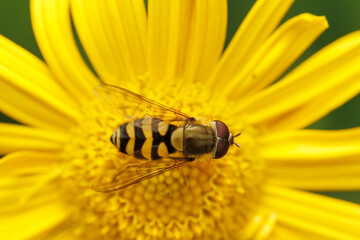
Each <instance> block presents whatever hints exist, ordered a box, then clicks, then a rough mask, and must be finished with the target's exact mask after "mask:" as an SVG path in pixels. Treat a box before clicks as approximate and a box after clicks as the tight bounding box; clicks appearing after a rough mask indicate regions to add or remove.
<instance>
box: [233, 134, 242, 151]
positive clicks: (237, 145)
mask: <svg viewBox="0 0 360 240" xmlns="http://www.w3.org/2000/svg"><path fill="white" fill-rule="evenodd" d="M240 135H241V132H239V133H238V134H236V135H235V136H234V138H236V137H238V136H240ZM234 144H235V146H237V147H238V148H240V145H239V144H237V143H236V142H234Z"/></svg>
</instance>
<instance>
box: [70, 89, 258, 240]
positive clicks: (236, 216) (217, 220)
mask: <svg viewBox="0 0 360 240" xmlns="http://www.w3.org/2000/svg"><path fill="white" fill-rule="evenodd" d="M176 87H177V88H178V91H176V92H177V93H180V92H181V94H182V95H181V97H180V98H179V97H178V96H177V94H176V92H175V91H174V90H172V91H170V90H169V89H170V88H169V87H168V86H163V87H161V88H162V89H160V90H158V92H159V93H160V95H157V97H156V99H157V100H163V103H165V104H167V105H169V106H171V107H175V108H181V111H184V112H187V113H189V112H190V113H196V114H192V115H194V116H195V117H198V116H204V119H205V120H209V119H210V117H211V115H209V114H212V117H218V118H221V116H223V118H222V119H221V120H224V121H225V122H226V118H227V117H230V116H231V111H230V109H229V108H228V105H229V104H228V103H226V104H225V102H224V101H222V102H221V101H220V102H219V101H211V100H210V99H211V97H210V94H209V93H207V92H203V91H201V88H199V86H197V85H196V84H187V85H186V88H181V87H180V86H175V88H176ZM173 89H174V88H173ZM143 91H144V92H146V93H148V95H150V96H149V98H152V99H155V98H154V97H153V96H151V95H153V94H152V92H151V91H150V90H149V91H146V90H143ZM174 94H175V95H176V96H174ZM194 94H195V95H194ZM148 95H146V96H148ZM169 96H174V97H169ZM192 96H197V97H196V98H195V97H192ZM180 99H182V100H181V101H180ZM207 117H208V118H207ZM229 122H234V121H229ZM122 123H123V122H119V119H118V118H117V116H115V115H114V114H112V113H111V112H109V111H107V110H106V109H104V106H102V104H101V103H100V102H99V101H98V100H94V101H93V102H90V103H89V104H88V105H87V106H84V119H83V121H82V122H81V123H80V124H79V125H78V127H77V128H75V129H73V138H72V141H71V142H69V143H68V144H67V146H66V148H65V154H66V156H65V157H66V159H70V161H69V162H68V164H67V165H66V167H64V169H66V170H64V172H63V178H64V186H65V187H66V189H67V191H68V192H69V194H68V196H69V203H71V204H72V205H74V202H76V204H75V205H77V206H80V207H79V209H78V216H79V220H77V221H78V222H79V221H80V222H81V224H80V225H78V226H77V228H76V229H74V233H75V234H78V235H80V236H82V238H84V239H92V238H94V239H96V238H97V237H98V238H101V239H112V238H117V239H132V238H135V236H136V237H139V236H143V237H145V238H146V237H150V238H151V237H152V238H154V237H155V238H156V237H158V238H160V239H163V238H177V239H183V238H189V239H191V238H200V237H203V238H205V237H208V238H209V237H212V236H213V238H216V235H218V236H219V237H220V236H222V235H223V234H230V235H232V234H236V232H237V231H240V230H241V229H242V228H243V227H244V226H245V224H246V222H247V220H248V219H249V218H250V216H251V214H252V212H253V211H254V208H255V207H256V202H257V199H258V195H259V187H258V186H259V185H260V184H261V182H262V163H261V161H260V160H258V158H256V154H255V153H254V151H253V149H254V148H253V145H254V144H255V142H254V139H256V131H255V129H253V128H251V127H250V126H247V131H246V134H243V135H242V136H241V137H239V138H237V139H236V140H237V142H238V143H239V144H240V145H241V148H240V149H238V148H236V147H232V149H231V150H230V151H229V152H228V154H227V155H226V156H225V157H224V158H222V159H216V160H215V159H202V160H195V161H194V162H191V163H189V164H188V165H186V166H185V167H181V168H180V169H174V170H172V171H168V172H166V173H164V174H161V175H158V176H155V177H152V178H151V179H149V180H145V181H143V182H140V183H137V184H135V185H132V186H129V187H127V188H125V189H121V190H117V191H113V192H110V193H101V192H96V191H94V190H93V189H92V188H91V185H92V183H93V181H94V179H96V178H97V177H99V176H101V175H103V174H106V172H105V171H106V169H107V167H108V166H112V167H113V168H114V166H115V165H114V162H119V161H120V162H121V161H124V160H126V159H129V158H130V157H129V156H126V155H124V154H122V153H119V152H118V151H117V150H116V149H115V148H114V146H113V145H112V144H111V142H110V140H109V139H110V136H111V134H112V132H113V131H114V129H115V128H116V127H117V126H118V125H119V124H122ZM236 124H238V126H231V125H229V127H230V129H231V127H237V128H238V129H241V128H243V127H244V126H243V124H245V123H244V121H241V119H240V120H237V121H236ZM94 236H97V237H94ZM234 236H236V235H234Z"/></svg>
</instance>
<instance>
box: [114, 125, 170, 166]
mask: <svg viewBox="0 0 360 240" xmlns="http://www.w3.org/2000/svg"><path fill="white" fill-rule="evenodd" d="M176 128H177V127H176V126H174V125H172V124H168V123H166V122H164V121H162V120H161V119H158V118H142V119H137V120H135V121H133V122H128V123H124V124H122V125H120V126H119V127H118V128H117V129H116V130H115V132H114V133H113V135H112V136H111V142H112V143H113V144H114V145H115V146H116V148H117V149H118V150H119V151H120V152H122V153H125V154H128V155H130V156H134V157H135V158H139V159H151V160H156V159H160V158H162V157H166V156H168V155H169V154H172V153H174V152H175V151H176V149H175V148H174V147H173V145H172V144H171V135H172V133H173V131H174V130H175V129H176Z"/></svg>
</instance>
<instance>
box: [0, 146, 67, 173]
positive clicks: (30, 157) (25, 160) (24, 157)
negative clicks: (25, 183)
mask: <svg viewBox="0 0 360 240" xmlns="http://www.w3.org/2000/svg"><path fill="white" fill-rule="evenodd" d="M60 161H61V157H60V155H59V154H54V153H46V152H30V151H21V152H14V153H10V154H7V155H6V156H4V157H3V158H1V160H0V176H6V175H22V174H38V173H46V172H48V171H50V170H51V168H53V167H54V166H56V163H59V162H60Z"/></svg>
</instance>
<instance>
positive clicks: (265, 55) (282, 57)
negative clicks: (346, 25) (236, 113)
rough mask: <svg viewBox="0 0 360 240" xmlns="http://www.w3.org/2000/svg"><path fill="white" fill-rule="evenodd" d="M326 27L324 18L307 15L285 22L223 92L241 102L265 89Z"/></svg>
mask: <svg viewBox="0 0 360 240" xmlns="http://www.w3.org/2000/svg"><path fill="white" fill-rule="evenodd" d="M327 28H328V24H327V21H326V18H325V17H318V16H314V15H311V14H308V13H304V14H301V15H298V16H296V17H294V18H292V19H290V20H288V21H286V22H285V23H284V24H283V25H281V26H280V28H279V29H277V30H276V31H275V32H274V33H273V34H272V35H271V36H270V37H269V38H268V39H267V40H266V41H265V42H264V44H263V45H262V46H261V47H260V49H259V50H258V51H257V52H256V53H255V54H254V56H252V57H251V58H250V59H248V61H247V62H246V64H244V65H243V66H242V67H241V68H240V69H239V72H238V74H237V75H236V76H235V77H234V79H232V80H231V81H230V82H229V84H226V86H225V87H224V91H225V92H226V94H227V95H228V96H229V97H232V98H233V99H236V101H244V99H247V98H249V96H251V95H253V94H254V93H256V92H258V91H259V90H261V89H263V88H265V87H267V86H268V85H269V84H271V83H272V82H273V81H275V80H276V79H277V78H278V77H280V76H281V75H282V74H283V73H284V71H285V70H286V69H287V68H288V67H290V65H291V64H293V63H294V61H295V60H296V59H297V58H298V57H299V56H300V55H301V54H302V53H303V52H304V51H305V50H306V49H307V48H308V47H309V45H310V44H311V43H313V41H314V40H315V39H316V38H317V37H318V36H319V35H320V34H321V33H322V32H323V31H324V30H325V29H327Z"/></svg>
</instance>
